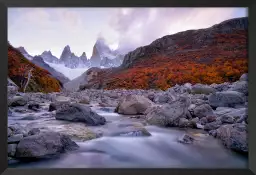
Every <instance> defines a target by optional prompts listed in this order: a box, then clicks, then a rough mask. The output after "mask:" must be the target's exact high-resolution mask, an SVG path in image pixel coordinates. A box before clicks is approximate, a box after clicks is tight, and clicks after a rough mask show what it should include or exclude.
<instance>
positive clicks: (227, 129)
mask: <svg viewBox="0 0 256 175" xmlns="http://www.w3.org/2000/svg"><path fill="white" fill-rule="evenodd" d="M246 128H247V126H246V125H245V124H236V125H232V124H230V125H223V126H221V127H220V128H219V129H217V138H219V139H221V140H222V143H223V144H224V145H225V146H226V147H227V148H230V149H232V150H234V151H238V152H243V153H248V139H247V130H246Z"/></svg>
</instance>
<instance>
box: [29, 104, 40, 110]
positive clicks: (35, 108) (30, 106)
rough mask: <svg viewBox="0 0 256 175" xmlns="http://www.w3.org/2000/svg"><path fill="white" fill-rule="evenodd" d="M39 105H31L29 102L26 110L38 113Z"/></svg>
mask: <svg viewBox="0 0 256 175" xmlns="http://www.w3.org/2000/svg"><path fill="white" fill-rule="evenodd" d="M39 107H40V105H39V104H38V103H32V102H30V103H29V105H28V109H30V110H34V111H38V109H39Z"/></svg>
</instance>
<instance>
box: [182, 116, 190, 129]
mask: <svg viewBox="0 0 256 175" xmlns="http://www.w3.org/2000/svg"><path fill="white" fill-rule="evenodd" d="M189 124H190V123H189V121H188V119H185V118H180V120H179V127H180V128H186V127H188V126H189Z"/></svg>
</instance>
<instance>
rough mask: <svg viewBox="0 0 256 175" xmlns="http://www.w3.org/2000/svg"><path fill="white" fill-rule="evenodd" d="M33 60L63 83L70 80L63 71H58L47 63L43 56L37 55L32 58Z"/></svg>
mask: <svg viewBox="0 0 256 175" xmlns="http://www.w3.org/2000/svg"><path fill="white" fill-rule="evenodd" d="M32 62H33V63H34V64H35V65H37V66H39V67H41V68H43V69H45V70H47V71H48V72H50V73H51V75H52V76H53V77H54V78H56V79H58V80H59V81H60V82H61V83H62V84H64V83H67V82H68V81H70V80H69V79H68V78H67V77H65V75H63V74H62V73H60V72H58V71H56V70H55V69H54V68H52V67H50V66H49V65H48V64H47V63H45V62H44V60H43V58H42V57H40V56H35V57H34V58H33V59H32Z"/></svg>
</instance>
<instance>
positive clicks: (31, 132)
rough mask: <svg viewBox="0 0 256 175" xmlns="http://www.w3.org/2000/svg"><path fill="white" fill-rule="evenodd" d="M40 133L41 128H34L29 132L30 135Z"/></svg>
mask: <svg viewBox="0 0 256 175" xmlns="http://www.w3.org/2000/svg"><path fill="white" fill-rule="evenodd" d="M39 133H40V129H39V128H33V129H31V130H30V131H29V132H28V135H29V136H30V135H37V134H39Z"/></svg>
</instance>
